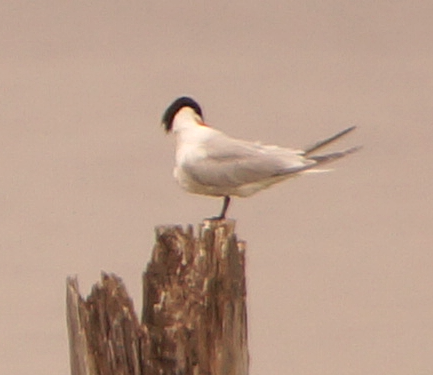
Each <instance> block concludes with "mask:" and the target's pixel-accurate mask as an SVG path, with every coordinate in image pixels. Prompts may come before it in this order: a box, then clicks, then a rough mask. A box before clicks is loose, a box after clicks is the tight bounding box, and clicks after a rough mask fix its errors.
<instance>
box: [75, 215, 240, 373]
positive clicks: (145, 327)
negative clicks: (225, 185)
mask: <svg viewBox="0 0 433 375" xmlns="http://www.w3.org/2000/svg"><path fill="white" fill-rule="evenodd" d="M244 250H245V245H244V243H243V242H239V241H237V239H236V235H235V234H234V222H233V221H204V223H203V224H201V225H200V228H199V236H198V238H195V237H194V235H193V230H192V227H191V226H190V227H188V228H187V229H186V230H185V231H184V230H183V229H182V228H181V227H178V226H174V227H165V226H164V227H159V228H157V229H156V244H155V247H154V250H153V254H152V259H151V261H150V262H149V264H148V266H147V270H146V271H145V272H144V273H143V312H142V322H141V324H140V323H139V322H138V319H137V315H136V313H135V312H134V308H133V305H132V301H131V299H130V298H129V297H128V295H127V292H126V289H125V287H124V285H123V283H122V281H121V279H120V278H118V277H117V276H115V275H108V274H102V280H101V282H100V283H99V284H97V285H95V286H94V287H93V289H92V292H91V294H90V296H89V297H88V298H87V299H86V300H85V299H83V298H82V297H81V296H80V294H79V291H78V283H77V280H76V279H75V278H68V280H67V319H68V330H69V346H70V361H71V374H72V375H93V374H100V375H111V374H113V375H121V374H122V375H126V374H128V375H131V374H134V375H135V374H141V375H156V374H158V375H161V374H164V375H171V374H173V375H181V374H182V375H183V374H185V375H189V374H191V375H223V374H224V375H246V374H248V348H247V310H246V285H245V252H244Z"/></svg>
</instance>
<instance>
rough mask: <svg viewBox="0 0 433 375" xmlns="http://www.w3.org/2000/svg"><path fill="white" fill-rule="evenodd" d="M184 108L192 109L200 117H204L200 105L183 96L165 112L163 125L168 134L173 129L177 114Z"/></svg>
mask: <svg viewBox="0 0 433 375" xmlns="http://www.w3.org/2000/svg"><path fill="white" fill-rule="evenodd" d="M183 107H190V108H192V109H193V110H194V112H195V113H197V114H198V115H199V116H200V117H203V115H202V112H201V108H200V106H199V105H198V103H197V102H196V101H195V100H194V99H191V98H189V97H187V96H182V97H180V98H178V99H176V100H175V101H174V102H173V103H171V104H170V106H169V107H168V108H167V109H166V110H165V112H164V115H163V116H162V125H164V127H165V131H166V132H167V133H168V132H169V131H170V130H171V128H172V127H173V119H174V116H176V113H177V112H179V111H180V110H181V109H182V108H183Z"/></svg>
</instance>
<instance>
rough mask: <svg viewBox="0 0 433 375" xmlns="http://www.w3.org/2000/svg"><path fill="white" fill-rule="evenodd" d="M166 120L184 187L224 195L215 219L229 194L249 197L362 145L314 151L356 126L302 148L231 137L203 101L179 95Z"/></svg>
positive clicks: (226, 204) (176, 169)
mask: <svg viewBox="0 0 433 375" xmlns="http://www.w3.org/2000/svg"><path fill="white" fill-rule="evenodd" d="M162 125H163V126H164V128H165V130H166V132H167V133H169V132H173V133H174V135H175V137H176V162H175V167H174V177H175V179H176V180H177V182H178V183H179V184H180V186H181V187H182V188H183V189H185V190H186V191H188V192H190V193H194V194H203V195H210V196H216V197H224V203H223V207H222V211H221V213H220V215H218V216H215V217H213V218H212V219H214V220H221V219H224V218H225V215H226V212H227V209H228V207H229V204H230V196H233V195H234V196H238V197H248V196H250V195H252V194H254V193H256V192H258V191H260V190H263V189H265V188H267V187H269V186H271V185H273V184H276V183H278V182H281V181H284V180H286V179H288V178H290V177H294V176H298V175H301V174H304V173H307V172H319V171H320V172H323V170H317V169H315V167H317V166H321V165H323V164H324V163H327V162H331V161H334V160H336V159H340V158H341V157H343V156H346V155H349V154H352V153H354V152H355V151H357V150H358V149H359V148H360V147H352V148H349V149H346V150H344V151H337V152H331V153H327V154H321V155H312V153H313V152H316V151H318V150H319V149H321V148H322V147H324V146H327V145H328V144H330V143H331V142H333V141H335V140H337V139H339V138H340V137H342V136H343V135H345V134H347V133H349V132H351V131H352V130H354V129H355V127H354V126H353V127H350V128H347V129H345V130H343V131H341V132H339V133H337V134H336V135H334V136H332V137H330V138H327V139H325V140H322V141H319V142H317V143H315V144H314V145H312V146H310V147H307V148H305V149H304V150H296V149H291V148H283V147H278V146H271V145H262V144H260V143H258V142H256V143H255V142H248V141H244V140H240V139H235V138H231V137H229V136H228V135H226V134H224V133H223V132H221V131H218V130H216V129H213V128H211V127H210V126H208V125H207V124H205V123H204V120H203V114H202V110H201V108H200V106H199V105H198V103H197V102H196V101H195V100H193V99H191V98H189V97H181V98H178V99H176V100H175V101H174V102H173V103H172V104H171V105H170V106H169V107H168V108H167V109H166V111H165V112H164V115H163V117H162Z"/></svg>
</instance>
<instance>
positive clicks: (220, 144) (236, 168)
mask: <svg viewBox="0 0 433 375" xmlns="http://www.w3.org/2000/svg"><path fill="white" fill-rule="evenodd" d="M203 148H204V150H205V151H206V157H204V158H203V159H201V160H199V161H197V160H195V161H194V163H188V162H187V163H185V165H184V166H183V167H184V169H185V171H186V172H187V173H189V175H190V176H191V177H192V178H193V179H194V180H196V181H197V182H198V183H200V184H203V185H209V186H225V187H235V186H240V185H244V184H249V183H254V182H258V181H262V180H266V179H269V178H272V177H276V176H281V175H287V174H290V173H296V172H299V171H301V170H304V169H308V168H310V167H311V166H313V165H315V164H316V161H313V160H307V159H305V158H304V157H303V156H302V153H303V152H302V151H296V150H292V149H287V148H280V147H277V146H265V145H260V144H258V143H252V142H246V141H242V140H236V139H232V138H229V137H226V136H224V135H223V134H221V135H220V136H218V137H213V138H212V139H210V140H208V141H207V142H206V143H205V144H204V145H203Z"/></svg>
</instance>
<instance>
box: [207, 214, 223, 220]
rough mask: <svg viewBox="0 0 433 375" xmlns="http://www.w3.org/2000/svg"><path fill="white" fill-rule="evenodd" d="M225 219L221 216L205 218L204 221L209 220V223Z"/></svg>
mask: <svg viewBox="0 0 433 375" xmlns="http://www.w3.org/2000/svg"><path fill="white" fill-rule="evenodd" d="M225 219H226V217H225V216H222V215H218V216H212V217H207V218H205V220H210V221H219V220H225Z"/></svg>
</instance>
